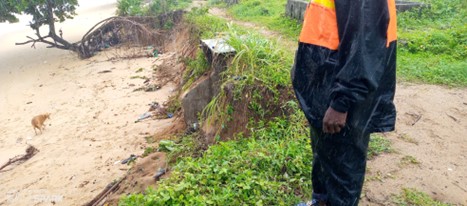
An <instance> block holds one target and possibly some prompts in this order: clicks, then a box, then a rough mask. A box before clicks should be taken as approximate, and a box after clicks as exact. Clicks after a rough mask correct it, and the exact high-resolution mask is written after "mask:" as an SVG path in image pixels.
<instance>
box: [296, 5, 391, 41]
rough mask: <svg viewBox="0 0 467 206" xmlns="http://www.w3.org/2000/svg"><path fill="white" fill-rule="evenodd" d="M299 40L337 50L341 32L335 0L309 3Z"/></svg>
mask: <svg viewBox="0 0 467 206" xmlns="http://www.w3.org/2000/svg"><path fill="white" fill-rule="evenodd" d="M389 1H391V0H389ZM299 41H300V42H303V43H308V44H313V45H318V46H322V47H326V48H328V49H331V50H337V48H338V47H339V33H338V30H337V17H336V9H335V6H334V0H313V1H312V2H310V4H308V7H307V9H306V11H305V17H304V20H303V27H302V31H301V33H300V39H299Z"/></svg>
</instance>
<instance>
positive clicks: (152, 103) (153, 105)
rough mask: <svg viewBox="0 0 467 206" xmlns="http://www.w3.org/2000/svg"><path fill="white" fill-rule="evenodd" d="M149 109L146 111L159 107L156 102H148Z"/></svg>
mask: <svg viewBox="0 0 467 206" xmlns="http://www.w3.org/2000/svg"><path fill="white" fill-rule="evenodd" d="M148 106H149V110H148V111H150V112H151V111H154V110H156V109H158V108H159V107H160V105H159V103H158V102H151V104H148Z"/></svg>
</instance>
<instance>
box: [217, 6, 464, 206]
mask: <svg viewBox="0 0 467 206" xmlns="http://www.w3.org/2000/svg"><path fill="white" fill-rule="evenodd" d="M209 13H210V14H212V15H215V16H217V17H220V18H223V19H226V20H228V21H230V22H232V23H234V24H237V25H240V26H243V27H246V28H249V29H254V30H255V31H258V32H259V33H261V34H262V35H264V36H266V37H268V38H271V39H284V38H283V37H282V35H280V34H279V33H277V32H274V31H269V30H267V29H266V28H264V27H263V26H259V25H256V24H254V23H251V22H243V21H238V20H235V19H233V18H232V17H231V16H229V15H228V14H227V12H226V11H225V9H220V8H211V9H210V10H209ZM279 43H281V44H284V45H286V48H290V50H289V51H290V55H292V54H293V51H295V48H296V42H294V41H290V40H286V41H284V40H282V41H280V42H279ZM395 103H396V106H397V109H398V118H397V125H396V131H395V132H391V133H388V134H385V136H386V137H387V138H388V139H389V140H390V141H391V142H392V149H393V150H394V152H393V153H390V154H384V155H381V156H378V157H376V158H375V159H373V160H371V161H369V163H368V171H369V172H368V174H367V181H366V183H365V186H364V195H365V198H362V201H361V205H392V204H394V203H393V199H394V196H395V195H398V194H400V193H401V191H402V189H403V188H415V189H417V190H420V191H423V192H425V193H427V194H429V195H430V196H432V197H434V198H435V199H438V200H441V201H444V202H449V203H453V204H457V205H467V162H466V159H467V139H466V138H465V137H466V134H467V89H466V88H460V89H449V88H446V87H441V86H435V85H415V84H407V83H399V84H398V87H397V92H396V97H395Z"/></svg>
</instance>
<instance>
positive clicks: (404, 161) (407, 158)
mask: <svg viewBox="0 0 467 206" xmlns="http://www.w3.org/2000/svg"><path fill="white" fill-rule="evenodd" d="M411 164H412V165H418V164H420V162H419V161H418V160H417V159H416V158H415V157H414V156H410V155H406V156H404V157H402V159H401V162H400V164H399V165H400V166H405V165H411Z"/></svg>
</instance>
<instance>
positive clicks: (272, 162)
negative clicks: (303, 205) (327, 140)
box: [120, 102, 312, 206]
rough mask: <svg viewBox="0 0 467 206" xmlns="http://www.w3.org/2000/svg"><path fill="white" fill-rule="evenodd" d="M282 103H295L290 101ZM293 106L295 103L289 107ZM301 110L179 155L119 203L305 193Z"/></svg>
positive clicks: (271, 201) (229, 201) (265, 201)
mask: <svg viewBox="0 0 467 206" xmlns="http://www.w3.org/2000/svg"><path fill="white" fill-rule="evenodd" d="M286 106H287V107H296V106H297V104H296V103H294V102H290V103H288V104H287V105H286ZM295 109H298V108H295ZM302 118H303V115H302V114H301V112H297V113H294V114H292V115H291V116H290V117H289V118H275V119H274V120H272V121H270V122H263V123H261V124H258V125H261V126H259V127H257V128H254V129H252V134H251V137H250V138H238V139H239V140H238V141H228V142H220V143H219V144H216V145H213V146H211V147H210V148H209V149H208V150H207V151H205V152H204V154H203V156H201V157H199V158H192V157H184V158H179V159H178V161H177V164H176V165H175V166H174V168H173V172H172V174H171V176H170V177H169V178H168V179H165V180H162V181H161V183H160V184H159V186H158V187H157V188H156V189H148V190H147V191H146V192H145V195H141V194H135V195H129V196H126V197H123V198H122V199H121V201H120V205H122V206H123V205H205V204H208V205H243V204H246V205H292V204H294V203H296V202H298V201H300V197H302V198H304V199H305V198H309V197H310V196H311V180H310V175H309V174H310V173H311V159H312V158H311V155H312V152H311V150H310V146H309V139H308V138H307V137H306V136H307V134H308V131H307V127H306V124H304V125H303V126H302V127H297V124H296V122H297V121H298V122H302V120H303V119H302Z"/></svg>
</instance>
